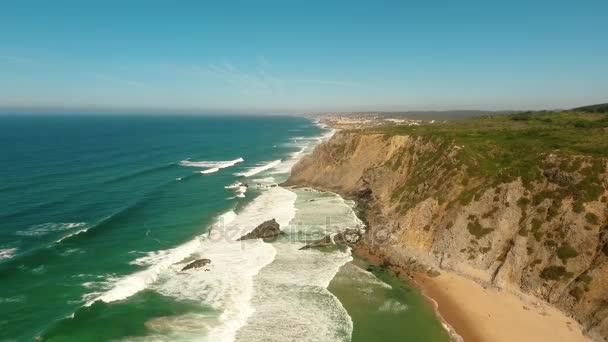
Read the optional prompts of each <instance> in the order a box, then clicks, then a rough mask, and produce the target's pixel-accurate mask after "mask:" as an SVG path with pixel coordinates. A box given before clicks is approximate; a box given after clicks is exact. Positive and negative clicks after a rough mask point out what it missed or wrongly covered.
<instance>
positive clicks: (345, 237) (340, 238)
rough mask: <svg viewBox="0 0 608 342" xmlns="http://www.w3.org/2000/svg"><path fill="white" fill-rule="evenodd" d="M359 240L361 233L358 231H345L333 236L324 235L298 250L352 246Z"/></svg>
mask: <svg viewBox="0 0 608 342" xmlns="http://www.w3.org/2000/svg"><path fill="white" fill-rule="evenodd" d="M359 240H361V231H360V230H359V229H345V230H343V231H341V232H339V233H336V234H333V236H332V234H329V235H326V236H325V237H324V238H322V239H320V240H317V241H314V242H311V243H309V244H308V245H306V246H304V247H302V248H300V250H303V249H310V248H319V247H327V246H332V245H346V246H353V245H355V244H356V243H357V242H359Z"/></svg>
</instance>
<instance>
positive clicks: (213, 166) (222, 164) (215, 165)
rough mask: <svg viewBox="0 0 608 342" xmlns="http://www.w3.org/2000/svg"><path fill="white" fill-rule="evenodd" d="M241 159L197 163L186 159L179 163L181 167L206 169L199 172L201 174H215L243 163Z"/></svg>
mask: <svg viewBox="0 0 608 342" xmlns="http://www.w3.org/2000/svg"><path fill="white" fill-rule="evenodd" d="M244 161H245V160H244V159H243V158H238V159H235V160H227V161H198V162H193V161H190V160H188V159H186V160H182V161H180V162H179V164H180V165H182V166H187V167H198V168H206V170H202V171H199V172H200V173H202V174H208V173H215V172H218V171H219V170H220V169H225V168H227V167H231V166H234V165H236V164H238V163H241V162H244Z"/></svg>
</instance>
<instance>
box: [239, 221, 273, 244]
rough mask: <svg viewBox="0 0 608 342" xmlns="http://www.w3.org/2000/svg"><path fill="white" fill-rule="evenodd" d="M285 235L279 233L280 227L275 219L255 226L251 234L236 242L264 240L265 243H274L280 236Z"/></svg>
mask: <svg viewBox="0 0 608 342" xmlns="http://www.w3.org/2000/svg"><path fill="white" fill-rule="evenodd" d="M282 234H285V233H283V232H282V231H281V227H280V225H279V224H278V223H277V221H276V220H275V219H272V220H268V221H266V222H263V223H262V224H260V225H259V226H257V227H256V228H255V229H254V230H253V231H252V232H250V233H248V234H246V235H243V236H241V237H240V238H239V239H238V240H237V241H241V240H250V239H264V241H266V242H270V241H274V240H276V238H277V237H279V236H280V235H282Z"/></svg>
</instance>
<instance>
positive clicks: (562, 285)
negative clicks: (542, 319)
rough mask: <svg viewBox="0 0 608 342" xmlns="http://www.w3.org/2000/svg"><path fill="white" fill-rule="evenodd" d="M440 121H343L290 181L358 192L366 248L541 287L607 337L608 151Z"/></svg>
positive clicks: (532, 289)
mask: <svg viewBox="0 0 608 342" xmlns="http://www.w3.org/2000/svg"><path fill="white" fill-rule="evenodd" d="M480 120H481V119H480ZM510 120H514V122H515V123H514V124H516V125H520V124H521V123H520V122H518V120H519V119H517V118H516V119H513V118H511V119H510ZM528 124H529V123H526V125H528ZM517 127H519V126H517ZM522 127H524V126H522ZM526 127H527V126H526ZM595 128H597V127H595ZM601 129H602V128H601V127H600V130H599V131H597V132H596V133H597V134H602V131H601ZM429 132H431V131H430V130H429ZM433 132H435V133H434V134H422V132H420V130H418V131H412V132H409V131H406V132H395V131H390V130H389V131H387V130H384V131H382V132H372V131H357V132H355V131H350V132H349V131H342V132H338V133H337V134H336V135H334V137H332V139H330V140H329V141H328V142H326V143H324V144H322V145H319V146H318V147H317V148H316V149H315V150H314V152H313V153H312V154H311V155H308V156H306V157H304V158H303V159H302V160H301V161H300V162H299V163H298V164H297V165H296V166H295V167H294V168H293V170H292V175H291V177H290V178H289V180H288V181H287V184H288V185H298V186H311V187H315V188H318V189H322V190H328V191H333V192H336V193H339V194H341V195H343V196H344V197H347V198H351V199H354V200H356V201H357V203H358V207H359V209H360V211H361V212H360V214H361V216H362V219H363V220H364V221H366V223H367V224H368V230H367V231H366V233H365V234H364V237H363V240H362V241H363V248H366V249H369V252H370V253H372V254H375V255H376V256H379V257H381V258H382V259H383V260H385V262H386V263H387V264H395V265H400V266H403V267H407V266H411V267H414V268H418V269H428V268H433V269H438V270H442V269H444V270H450V271H454V272H457V273H459V274H462V275H465V276H467V277H470V278H473V279H475V280H477V281H479V282H482V283H487V284H491V285H494V286H497V287H500V288H504V289H511V290H516V291H522V292H525V293H528V294H532V295H534V296H536V297H538V298H541V299H543V300H545V301H547V302H549V303H551V304H553V305H555V306H557V307H558V308H560V309H561V310H563V311H564V312H566V313H567V314H569V315H572V316H573V317H574V318H575V319H577V320H578V321H579V322H581V324H582V325H583V327H584V329H585V331H586V333H588V334H589V335H590V336H592V337H594V338H595V339H597V340H602V339H606V337H607V336H608V218H607V216H608V209H607V203H606V202H607V196H608V192H607V188H608V175H607V172H606V169H607V166H608V162H607V160H606V158H604V157H603V156H601V155H600V156H598V155H597V154H593V153H579V151H576V150H572V151H570V152H568V153H566V152H564V151H565V149H563V148H562V149H558V150H555V149H554V148H546V149H545V148H540V149H537V148H536V147H535V146H537V144H535V143H538V141H535V140H534V139H536V138H531V139H532V140H531V145H530V146H526V145H513V146H510V145H509V144H511V142H510V141H511V140H510V139H504V143H502V141H503V140H500V141H498V140H493V141H491V142H489V141H488V140H483V143H479V141H480V140H479V139H478V135H477V134H478V133H479V132H480V131H479V129H477V130H475V132H476V133H475V134H474V135H471V134H466V135H463V137H464V136H466V137H467V138H466V139H459V138H458V137H457V136H452V135H449V134H444V133H445V132H447V131H441V132H442V134H436V133H437V132H438V131H437V130H433ZM497 132H498V131H497ZM594 132H595V131H594ZM469 133H470V131H469ZM509 134H510V133H509ZM568 134H569V133H568ZM603 134H606V131H605V129H604V131H603ZM498 135H499V134H496V135H492V137H496V136H498ZM471 136H474V138H470V137H471ZM467 139H468V140H467ZM471 139H475V140H471ZM517 144H519V143H517ZM551 146H553V145H551ZM516 148H519V149H520V150H519V151H520V152H521V153H520V154H518V153H519V152H514V151H515V149H516ZM522 156H527V157H525V158H524V157H522Z"/></svg>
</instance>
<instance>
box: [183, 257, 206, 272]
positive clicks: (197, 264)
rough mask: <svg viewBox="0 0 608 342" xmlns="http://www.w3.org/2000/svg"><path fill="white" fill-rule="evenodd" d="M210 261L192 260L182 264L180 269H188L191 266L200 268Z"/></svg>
mask: <svg viewBox="0 0 608 342" xmlns="http://www.w3.org/2000/svg"><path fill="white" fill-rule="evenodd" d="M210 263H211V260H209V259H198V260H194V261H193V262H191V263H189V264H188V265H186V266H184V268H182V271H185V270H189V269H191V268H201V267H204V266H205V265H207V264H210Z"/></svg>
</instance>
